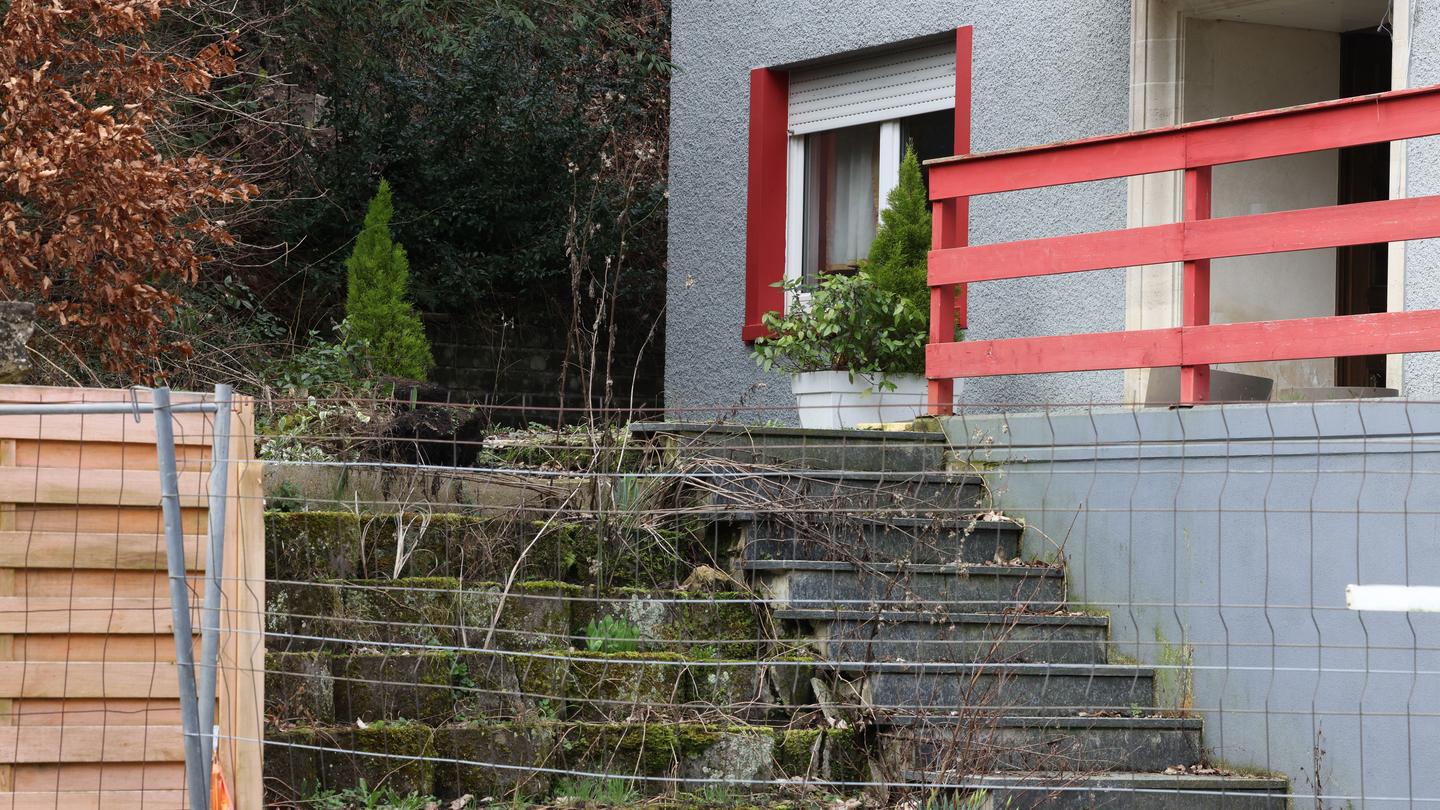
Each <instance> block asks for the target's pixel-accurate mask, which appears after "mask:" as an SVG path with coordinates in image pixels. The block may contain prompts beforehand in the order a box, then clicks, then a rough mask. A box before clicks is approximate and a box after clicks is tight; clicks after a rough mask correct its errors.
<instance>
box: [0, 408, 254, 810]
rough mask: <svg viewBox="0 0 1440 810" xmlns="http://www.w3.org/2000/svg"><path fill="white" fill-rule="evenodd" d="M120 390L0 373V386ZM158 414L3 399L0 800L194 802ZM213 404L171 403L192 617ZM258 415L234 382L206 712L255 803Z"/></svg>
mask: <svg viewBox="0 0 1440 810" xmlns="http://www.w3.org/2000/svg"><path fill="white" fill-rule="evenodd" d="M132 396H133V395H132V394H131V392H129V391H118V390H92V389H63V388H37V387H29V386H0V402H4V403H60V402H127V401H130V400H131V398H132ZM140 396H141V397H144V399H143V400H142V401H147V402H148V394H141V395H140ZM173 399H174V401H175V402H176V403H183V402H194V401H199V400H201V399H203V397H201V396H200V395H195V394H176V395H174V397H173ZM154 418H155V417H153V416H152V415H150V414H141V415H140V417H139V420H138V421H137V420H136V418H135V416H134V415H132V414H121V415H91V414H87V415H84V416H58V415H45V416H36V415H28V416H0V810H21V808H24V809H25V810H32V809H33V808H46V810H59V808H67V810H68V809H69V808H87V807H94V808H107V809H108V808H128V807H136V808H138V807H142V806H143V807H144V808H147V810H168V809H169V808H183V807H187V806H188V804H189V802H188V798H187V797H186V796H185V778H184V753H183V745H182V735H181V732H180V728H181V727H180V713H179V701H178V684H179V680H178V678H179V673H178V670H177V668H176V666H175V649H174V641H173V639H172V637H171V613H170V600H169V595H168V584H167V582H166V574H165V568H166V561H165V540H164V535H163V528H162V521H161V511H160V498H159V479H158V471H157V469H156V454H155V429H154ZM211 418H212V417H211V416H210V415H208V414H178V415H176V416H175V417H174V419H175V440H176V444H177V448H176V453H177V458H178V461H179V466H180V470H179V473H180V494H181V502H182V506H183V507H184V510H183V522H184V527H185V531H186V533H187V534H186V543H185V546H186V570H187V571H189V572H190V576H191V611H192V623H193V626H194V627H195V628H196V631H197V633H198V631H199V628H200V621H199V618H200V617H199V608H200V603H201V596H200V593H201V591H200V580H199V576H200V574H201V573H202V572H203V570H204V564H205V561H204V551H205V543H206V538H205V531H206V528H207V525H206V521H207V516H206V515H207V512H206V507H207V505H208V502H207V497H206V495H207V488H208V480H209V474H210V468H209V457H210V444H211V440H212V436H211V432H210V423H211ZM253 425H254V418H253V408H252V405H251V403H250V402H249V401H248V400H246V399H244V398H238V397H237V398H236V403H235V406H234V409H233V413H232V417H231V442H230V457H231V460H232V463H231V465H230V474H229V482H228V493H227V510H226V518H227V521H226V523H227V525H226V538H225V540H226V546H225V559H224V588H223V600H222V602H223V603H222V606H221V615H220V626H221V633H222V635H221V659H220V674H219V686H218V690H217V694H218V697H219V701H218V703H219V706H218V708H217V713H216V718H217V722H218V723H219V724H220V726H221V745H220V754H219V757H218V759H219V762H220V763H221V767H222V769H223V770H224V772H225V775H226V779H227V782H228V783H229V785H230V788H231V792H232V793H233V794H234V795H235V799H236V806H237V807H245V808H249V807H260V806H261V772H260V767H261V765H260V763H261V748H260V746H261V744H260V742H259V740H260V739H261V737H262V732H261V722H262V718H261V713H262V707H263V704H264V701H263V693H262V690H263V683H264V674H263V669H264V643H263V636H262V630H263V612H262V607H263V604H264V534H263V532H264V529H263V501H262V499H261V490H260V467H259V465H258V464H257V463H256V462H255V460H254V457H253V448H254V441H253V439H254V436H253ZM198 646H199V645H198V636H197V645H196V648H197V652H198Z"/></svg>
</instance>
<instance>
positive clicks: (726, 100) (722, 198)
mask: <svg viewBox="0 0 1440 810" xmlns="http://www.w3.org/2000/svg"><path fill="white" fill-rule="evenodd" d="M673 14H674V34H673V36H674V39H673V46H674V58H675V61H676V64H677V66H678V71H677V73H676V75H675V77H674V81H673V83H672V109H671V128H670V136H671V146H670V150H671V153H670V179H671V183H670V188H671V196H670V243H669V249H670V279H669V284H668V299H667V306H668V309H667V311H666V330H667V331H666V357H665V385H666V399H667V405H668V406H669V407H670V408H672V409H676V410H677V411H678V410H679V409H683V408H694V407H715V408H717V409H724V408H726V407H727V406H731V405H734V404H736V403H737V402H740V401H742V400H743V401H744V402H745V403H746V405H747V406H750V407H752V408H777V409H781V410H777V411H774V412H766V411H759V410H756V411H749V412H746V413H742V414H741V416H742V418H748V419H762V420H763V419H766V418H771V417H772V416H775V415H783V416H784V417H786V418H793V413H789V412H786V411H785V410H784V409H788V408H791V407H793V400H792V399H791V397H790V391H789V381H788V379H786V378H784V377H780V376H773V375H764V374H762V373H760V372H759V371H758V370H757V369H756V368H755V365H754V363H753V362H752V361H751V360H750V357H749V350H748V348H747V347H746V345H745V344H744V343H743V342H742V341H741V339H740V325H741V320H742V313H743V308H744V301H745V286H744V285H745V271H744V267H745V256H744V251H745V183H746V166H747V158H746V148H747V137H748V130H747V127H748V117H749V106H748V105H749V98H748V96H749V74H750V70H751V68H754V67H761V66H770V65H781V64H787V63H791V62H796V61H800V60H804V59H811V58H815V57H821V56H826V55H830V54H835V53H842V52H845V51H850V50H854V49H858V48H863V47H867V46H874V45H880V44H884V43H887V42H897V41H901V40H905V39H909V38H913V37H917V36H923V35H926V34H933V33H937V32H940V31H944V30H947V29H949V30H953V29H954V28H955V27H958V26H961V25H973V26H975V76H974V96H975V100H974V126H973V136H972V137H973V144H974V148H975V149H976V150H977V151H990V150H994V149H1002V148H1007V147H1014V146H1024V145H1029V144H1038V143H1047V142H1052V141H1057V140H1065V139H1071V138H1078V137H1083V136H1088V135H1096V134H1101V133H1106V132H1120V131H1124V130H1125V129H1127V128H1128V121H1129V112H1128V111H1129V60H1130V48H1129V39H1130V0H1086V2H1075V0H1026V2H1019V3H1017V2H1013V0H887V2H840V0H786V1H785V2H770V3H759V2H754V0H674V2H673ZM971 223H972V224H971V228H972V230H971V233H972V241H973V242H974V243H976V244H980V243H986V242H997V241H1005V240H1011V239H1020V238H1029V237H1037V236H1046V235H1058V234H1064V233H1079V232H1084V231H1097V230H1107V229H1113V228H1122V227H1124V226H1125V185H1124V183H1123V181H1113V182H1103V183H1092V184H1086V185H1083V186H1076V187H1069V188H1063V189H1058V190H1046V191H1041V192H1023V193H1016V194H1008V195H998V196H995V197H989V198H983V199H979V200H976V201H975V203H974V205H973V206H972V213H971ZM1124 285H1125V282H1124V276H1123V272H1122V271H1107V272H1102V273H1083V274H1074V275H1071V276H1067V277H1058V278H1053V279H1042V280H1025V281H1019V282H1013V283H1009V282H1006V283H989V284H984V285H978V286H977V288H976V289H974V290H973V291H972V299H971V300H972V306H971V312H972V315H971V331H970V334H971V336H972V337H974V338H985V337H1018V336H1026V335H1041V334H1052V335H1053V334H1066V333H1073V332H1095V331H1109V330H1118V329H1123V328H1124V312H1125V306H1124V302H1125V286H1124ZM1121 395H1122V375H1121V373H1119V372H1101V373H1094V374H1071V375H1057V376H1054V377H1018V378H1016V377H1012V378H1003V379H996V380H972V381H970V382H969V384H968V386H967V388H966V398H967V399H968V400H970V401H972V402H1042V401H1043V402H1052V403H1053V402H1116V401H1119V399H1120V397H1121Z"/></svg>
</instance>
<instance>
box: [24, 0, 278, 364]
mask: <svg viewBox="0 0 1440 810" xmlns="http://www.w3.org/2000/svg"><path fill="white" fill-rule="evenodd" d="M166 4H167V3H166V2H164V0H64V2H59V1H58V0H50V1H49V2H45V1H44V0H13V2H11V3H10V8H9V10H8V12H6V14H5V18H4V20H3V21H0V276H3V279H4V284H5V287H6V289H5V290H4V296H5V297H7V298H14V299H26V300H35V301H37V303H38V304H39V305H40V311H41V312H42V313H43V314H44V315H46V316H47V317H49V318H51V319H53V320H54V321H55V322H56V323H57V324H58V325H60V326H62V327H65V328H64V329H63V330H60V334H62V335H64V336H65V337H66V339H67V340H70V341H72V343H73V344H74V345H75V346H76V347H77V349H78V350H79V351H80V352H81V353H82V354H95V353H99V354H100V355H101V356H103V358H104V362H105V364H106V365H107V366H108V367H109V368H110V370H112V371H115V372H118V373H122V374H128V375H132V376H135V377H138V378H140V379H148V378H149V377H150V375H151V372H152V370H153V368H154V364H153V358H154V357H156V356H157V355H158V354H160V353H162V352H165V351H170V350H177V349H178V350H180V351H184V350H185V349H186V348H187V347H185V346H183V345H177V344H175V343H173V342H169V341H168V340H167V338H166V337H165V336H164V333H163V329H162V327H163V326H164V324H165V321H166V318H167V317H168V316H169V315H170V314H171V313H173V312H174V309H175V307H176V306H177V305H178V304H179V298H178V297H177V296H176V295H175V294H174V293H173V292H170V291H168V290H166V289H164V287H165V286H166V279H171V278H173V279H179V280H183V281H187V282H193V281H194V280H195V278H196V276H197V274H198V272H199V269H200V267H201V265H202V264H203V263H204V262H205V261H206V258H207V257H206V255H205V250H206V246H207V245H217V244H229V243H230V242H231V241H232V239H231V236H230V234H229V233H228V232H227V231H226V229H225V227H224V222H223V221H222V220H218V219H215V218H214V217H215V212H216V211H218V210H220V209H222V208H223V207H224V206H227V205H231V204H234V203H240V202H244V201H247V200H249V199H250V198H251V197H252V196H253V195H255V194H256V189H255V187H254V186H252V185H250V184H248V183H245V182H243V181H241V180H240V179H238V178H236V177H233V176H231V175H230V174H228V173H227V172H226V171H224V170H223V169H222V168H221V167H220V166H219V165H217V164H216V163H214V162H212V161H211V160H210V159H208V158H206V157H205V156H204V155H194V154H191V155H175V154H170V153H167V152H164V151H162V149H161V148H160V146H159V143H158V139H157V133H158V131H159V130H160V129H161V128H163V127H164V125H165V124H166V122H167V121H168V120H169V118H170V117H171V116H172V115H173V114H174V106H173V105H175V104H176V103H177V102H178V101H180V99H181V98H183V96H184V95H192V96H193V95H201V94H204V93H205V92H207V91H208V89H209V87H210V82H211V80H212V79H213V78H215V77H219V76H224V75H226V74H228V73H231V72H232V71H233V70H234V69H235V61H234V52H235V46H234V44H233V43H230V42H218V43H214V44H211V45H209V46H207V47H205V48H204V49H203V50H201V51H200V52H199V53H197V54H194V55H193V56H184V55H175V54H165V53H159V52H157V51H154V50H153V49H151V47H150V46H149V45H148V44H147V43H146V42H145V39H144V35H145V32H146V30H147V28H148V27H149V26H150V25H151V24H152V23H153V22H154V21H155V20H156V19H157V18H158V17H159V15H160V12H161V10H162V6H164V5H166ZM87 349H88V350H87Z"/></svg>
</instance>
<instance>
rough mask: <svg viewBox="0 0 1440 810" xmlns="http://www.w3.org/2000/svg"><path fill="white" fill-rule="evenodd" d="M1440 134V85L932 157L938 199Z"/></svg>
mask: <svg viewBox="0 0 1440 810" xmlns="http://www.w3.org/2000/svg"><path fill="white" fill-rule="evenodd" d="M1437 133H1440V86H1432V87H1423V88H1418V89H1412V90H1396V91H1393V92H1389V93H1381V94H1379V95H1374V96H1357V97H1355V98H1346V99H1339V100H1337V101H1325V102H1320V103H1318V104H1309V105H1305V106H1300V107H1290V108H1286V109H1281V110H1266V111H1263V112H1257V113H1249V114H1246V115H1238V116H1233V117H1230V118H1217V119H1213V120H1209V121H1196V122H1193V123H1188V124H1180V125H1178V126H1174V127H1166V128H1162V129H1152V130H1145V131H1142V132H1129V133H1120V134H1115V135H1103V136H1100V137H1097V138H1087V139H1084V140H1079V141H1069V142H1065V143H1058V144H1049V145H1045V146H1035V147H1028V148H1023V149H1013V150H1007V151H1000V152H989V153H985V154H980V155H971V156H963V157H954V158H942V159H940V160H939V161H931V162H930V163H929V167H930V199H932V200H940V199H946V198H949V197H966V196H973V195H976V194H994V193H996V192H1001V191H1017V190H1020V189H1027V188H1040V187H1042V186H1058V185H1064V184H1067V183H1083V182H1089V181H1093V180H1107V179H1112V178H1116V177H1130V176H1133V175H1137V174H1151V173H1154V172H1166V171H1178V170H1181V169H1190V168H1196V167H1199V166H1214V165H1220V164H1224V163H1238V162H1241V161H1246V160H1260V159H1262V158H1272V157H1280V156H1282V155H1294V154H1299V153H1302V152H1314V151H1317V150H1321V149H1335V148H1339V147H1344V146H1359V145H1362V144H1368V143H1382V142H1386V141H1395V140H1405V139H1408V138H1419V137H1423V136H1426V135H1435V134H1437Z"/></svg>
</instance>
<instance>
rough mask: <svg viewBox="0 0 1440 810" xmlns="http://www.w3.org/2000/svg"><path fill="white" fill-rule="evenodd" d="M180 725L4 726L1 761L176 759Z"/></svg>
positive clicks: (0, 738) (182, 754)
mask: <svg viewBox="0 0 1440 810" xmlns="http://www.w3.org/2000/svg"><path fill="white" fill-rule="evenodd" d="M183 743H184V737H183V734H182V732H181V727H180V726H148V727H146V728H144V729H137V728H134V727H131V728H126V727H115V728H111V727H108V726H10V727H7V728H0V762H12V763H16V764H27V763H47V762H57V763H68V762H176V761H182V760H184V759H185V750H184V744H183Z"/></svg>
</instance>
